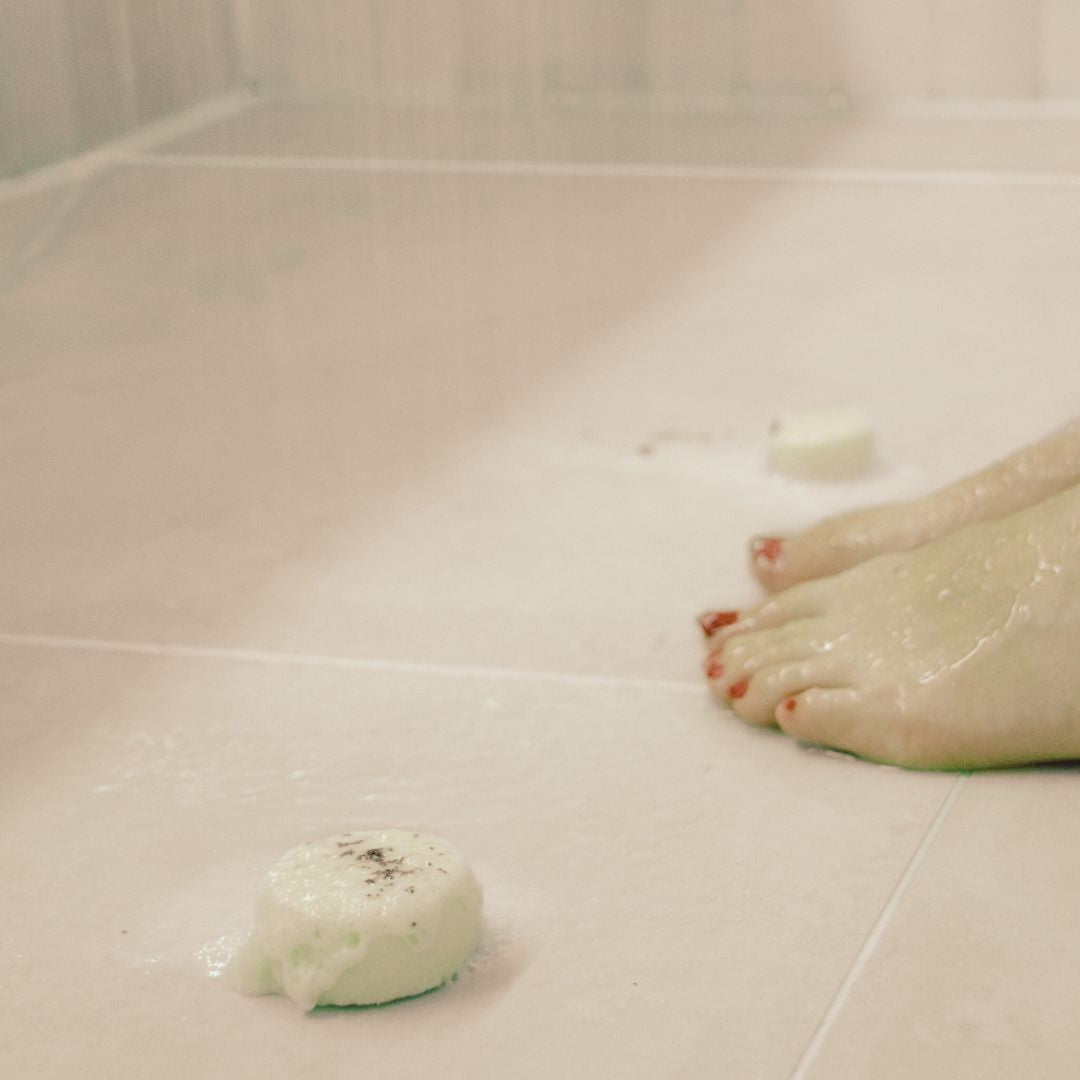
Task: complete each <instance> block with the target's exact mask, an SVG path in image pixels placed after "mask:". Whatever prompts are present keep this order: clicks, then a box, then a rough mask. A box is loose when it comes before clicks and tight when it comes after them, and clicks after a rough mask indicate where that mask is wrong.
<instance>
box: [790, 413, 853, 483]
mask: <svg viewBox="0 0 1080 1080" xmlns="http://www.w3.org/2000/svg"><path fill="white" fill-rule="evenodd" d="M873 461H874V431H873V429H872V428H871V426H870V421H869V420H868V419H867V417H866V415H865V414H864V413H863V412H861V411H860V410H859V409H834V410H830V411H827V412H807V413H797V414H792V415H786V416H780V417H778V418H777V419H776V420H774V421H773V424H772V427H771V428H770V431H769V453H768V465H769V468H770V469H771V470H773V472H778V473H784V474H786V475H788V476H797V477H801V478H804V479H822V480H828V479H840V478H843V477H851V476H857V475H859V474H860V473H863V472H866V470H867V469H869V467H870V466H871V465H872V464H873Z"/></svg>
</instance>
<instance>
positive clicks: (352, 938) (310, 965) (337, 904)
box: [225, 829, 482, 1009]
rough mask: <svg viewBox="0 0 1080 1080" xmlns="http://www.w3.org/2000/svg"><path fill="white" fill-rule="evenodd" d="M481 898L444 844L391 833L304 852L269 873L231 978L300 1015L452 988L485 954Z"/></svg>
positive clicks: (320, 843) (304, 847)
mask: <svg viewBox="0 0 1080 1080" xmlns="http://www.w3.org/2000/svg"><path fill="white" fill-rule="evenodd" d="M481 907H482V893H481V889H480V885H479V883H478V882H477V880H476V878H475V877H473V873H472V871H471V870H470V869H469V866H468V864H467V863H466V862H465V860H464V859H463V858H462V856H461V854H460V853H459V852H458V850H457V849H456V848H455V847H454V846H453V845H452V844H450V843H448V842H447V841H446V840H442V839H440V838H439V837H437V836H429V835H427V834H426V833H419V832H410V831H406V830H401V829H390V830H386V831H382V832H353V833H344V834H342V835H341V836H331V837H330V838H329V839H327V840H317V841H313V842H311V843H308V844H301V845H300V847H297V848H293V850H292V851H289V852H286V854H285V855H283V856H282V857H281V858H280V859H279V860H278V861H277V862H276V863H275V864H274V866H273V867H272V868H271V869H270V872H269V873H268V874H267V875H266V877H265V879H264V880H263V882H262V884H261V885H260V887H259V891H258V895H257V897H256V902H255V928H254V929H253V930H252V933H251V937H250V938H249V939H248V941H247V943H246V944H245V945H243V946H242V947H241V948H240V950H239V951H238V952H237V954H236V955H235V956H234V957H233V959H232V960H231V961H230V962H229V965H228V967H227V969H226V971H225V975H226V978H227V980H228V981H229V983H230V984H231V985H232V986H233V987H234V988H235V989H236V990H239V991H240V992H241V993H244V994H286V995H287V996H288V997H290V998H292V1000H293V1001H295V1002H296V1004H297V1005H299V1006H300V1007H301V1008H302V1009H312V1008H314V1007H315V1006H316V1005H378V1004H381V1003H383V1002H387V1001H395V1000H397V999H398V998H404V997H412V996H413V995H414V994H421V993H423V992H424V991H425V990H431V989H434V988H435V987H436V986H441V985H442V984H443V983H445V982H447V981H448V980H449V979H450V978H451V977H452V976H453V975H454V973H455V972H457V971H458V969H459V968H460V967H461V966H462V964H464V963H465V961H466V960H467V959H468V958H469V957H470V956H471V955H472V953H473V951H474V950H475V949H476V945H477V942H478V940H479V937H480V913H481Z"/></svg>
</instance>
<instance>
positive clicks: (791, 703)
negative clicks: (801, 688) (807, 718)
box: [784, 697, 795, 712]
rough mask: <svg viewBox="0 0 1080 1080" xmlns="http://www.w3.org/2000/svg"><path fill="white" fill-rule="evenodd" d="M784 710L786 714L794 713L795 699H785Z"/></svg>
mask: <svg viewBox="0 0 1080 1080" xmlns="http://www.w3.org/2000/svg"><path fill="white" fill-rule="evenodd" d="M784 708H785V709H787V711H788V712H794V711H795V699H794V698H793V697H789V698H787V699H786V700H785V701H784Z"/></svg>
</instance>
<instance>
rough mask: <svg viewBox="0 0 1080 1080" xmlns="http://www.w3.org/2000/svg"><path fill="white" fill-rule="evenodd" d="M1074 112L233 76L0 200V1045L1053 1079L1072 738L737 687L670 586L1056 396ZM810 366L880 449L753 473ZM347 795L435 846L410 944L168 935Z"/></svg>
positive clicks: (804, 399) (188, 1054) (308, 1065)
mask: <svg viewBox="0 0 1080 1080" xmlns="http://www.w3.org/2000/svg"><path fill="white" fill-rule="evenodd" d="M590 124H591V125H592V126H591V128H590ZM965 124H966V125H967V126H965ZM1078 135H1080V125H1077V126H1069V125H1068V124H1067V123H1065V122H1055V123H1053V124H1048V125H1042V126H1039V125H1033V124H1026V123H1025V122H1013V123H1005V122H995V123H993V124H991V123H989V122H986V123H976V122H973V121H968V122H960V121H950V122H949V124H948V125H946V128H945V129H943V128H942V127H941V126H940V124H933V123H930V124H923V125H922V126H921V127H920V126H919V125H918V124H915V123H914V122H904V123H902V124H900V123H894V124H893V125H892V126H891V127H890V125H889V124H882V125H880V126H876V127H874V126H863V127H858V128H853V127H851V126H846V125H839V124H832V125H829V124H823V123H820V122H816V121H815V122H810V121H805V122H802V123H801V124H798V123H795V122H791V121H788V122H785V123H783V124H777V125H773V126H770V125H768V124H762V125H759V126H758V127H752V126H747V125H745V124H735V123H734V122H728V123H724V122H720V123H716V122H714V123H713V124H712V126H710V125H709V124H706V123H705V122H704V121H701V120H697V121H693V122H692V123H691V122H686V123H685V124H683V125H682V126H680V125H678V124H672V123H671V122H669V121H665V120H663V119H658V120H654V121H647V120H642V119H639V120H637V121H636V122H631V121H629V120H627V119H625V118H623V119H619V120H618V121H615V120H610V121H605V120H604V119H603V118H598V117H592V118H587V117H580V116H579V117H572V118H567V119H565V120H564V121H563V122H562V123H561V124H559V123H554V122H550V121H548V122H545V123H544V124H543V125H539V124H536V125H532V126H519V127H516V128H514V129H510V128H509V127H507V126H506V125H505V124H502V125H498V124H493V123H491V122H490V121H489V120H477V121H476V122H474V123H469V122H467V121H466V120H465V119H463V118H456V119H455V120H454V121H453V122H452V123H445V122H444V123H442V124H438V123H435V122H434V120H433V118H432V117H431V116H419V117H417V116H414V117H412V118H411V119H408V120H406V119H405V118H401V117H386V116H383V117H381V118H380V119H379V122H377V123H376V122H374V121H373V119H372V118H371V117H370V116H363V115H358V114H353V115H351V116H347V115H346V114H344V113H342V112H335V113H333V114H319V113H312V112H311V110H293V109H288V108H281V107H263V108H257V109H254V110H253V111H251V112H250V113H247V114H245V115H244V116H242V117H239V118H237V119H235V120H232V121H229V122H227V123H225V124H222V125H219V126H216V127H215V128H213V129H211V130H209V131H207V132H206V133H204V134H200V135H198V136H195V137H191V138H188V139H185V140H183V141H181V142H180V143H178V144H177V145H176V146H174V147H170V148H167V152H165V153H162V154H158V155H154V154H151V155H148V156H143V157H139V158H132V159H131V160H129V161H128V162H127V163H126V164H124V165H123V166H121V167H119V168H117V169H116V170H114V171H112V172H111V173H109V174H107V175H105V176H104V177H101V178H99V179H97V180H96V181H94V182H93V183H91V184H89V185H88V186H87V189H86V190H85V191H83V192H82V193H81V197H80V199H79V201H78V202H77V204H75V205H74V206H73V208H70V209H69V212H68V213H67V215H66V217H65V218H64V220H63V223H62V226H61V227H59V228H55V229H54V228H53V227H52V219H51V218H50V215H54V214H56V213H57V209H58V207H61V206H63V205H68V206H69V207H70V203H63V201H62V200H59V199H57V198H56V197H55V195H54V196H47V195H33V196H27V197H26V198H24V199H8V200H6V201H2V202H0V242H2V243H3V245H4V251H5V252H8V253H10V252H12V251H14V250H15V248H14V247H13V246H10V245H15V244H18V245H20V247H19V250H29V251H30V253H31V254H32V255H34V258H33V259H31V260H30V261H28V262H27V261H25V260H24V262H23V263H16V262H15V261H12V260H10V259H9V262H11V266H10V269H7V268H6V266H5V269H6V272H7V274H8V276H7V278H6V279H5V281H6V288H5V289H4V291H3V292H2V293H0V506H2V507H3V508H4V511H5V512H4V515H3V528H2V531H0V545H2V548H0V553H2V559H0V612H2V616H0V708H2V715H0V740H2V742H0V746H2V751H3V752H2V754H0V770H2V774H0V775H2V786H0V806H2V807H3V822H4V828H3V830H0V852H2V859H0V865H3V866H4V867H6V868H8V874H7V879H8V882H9V886H8V889H7V891H6V895H5V899H4V918H3V919H2V920H0V949H2V950H3V954H4V956H5V958H6V963H5V965H4V975H3V977H2V979H0V1005H2V1006H3V1011H4V1015H5V1017H6V1018H7V1022H6V1023H5V1034H4V1035H3V1037H2V1038H0V1072H2V1073H3V1074H4V1075H8V1074H11V1075H17V1073H16V1070H18V1072H19V1073H25V1074H29V1075H34V1076H41V1077H68V1076H95V1077H96V1076H101V1077H106V1076H108V1077H115V1076H128V1075H132V1076H134V1075H140V1076H153V1077H170V1078H171V1077H186V1076H193V1075H198V1076H223V1077H224V1076H229V1077H249V1076H250V1077H256V1076H265V1075H275V1076H289V1077H292V1076H305V1075H314V1074H315V1073H316V1071H317V1072H318V1073H319V1074H320V1075H327V1076H347V1075H354V1074H355V1072H356V1069H357V1068H358V1062H359V1063H360V1064H362V1067H363V1070H364V1072H365V1074H366V1075H369V1076H372V1077H400V1076H405V1075H413V1074H415V1073H419V1072H420V1071H421V1070H422V1069H427V1068H432V1069H433V1068H435V1067H436V1063H437V1065H438V1068H439V1070H440V1072H441V1073H442V1075H448V1076H455V1077H477V1076H492V1077H496V1076H497V1077H510V1076H513V1077H517V1076H522V1077H555V1076H566V1077H592V1076H597V1075H603V1074H609V1073H610V1074H617V1075H620V1076H627V1077H631V1076H633V1077H638V1076H640V1077H684V1076H731V1077H753V1078H757V1077H762V1078H771V1077H777V1078H785V1077H814V1078H819V1077H820V1078H826V1077H827V1078H830V1080H831V1078H848V1077H852V1078H863V1077H867V1076H875V1077H876V1076H882V1077H884V1076H889V1077H891V1076H897V1077H900V1076H909V1075H913V1074H918V1075H926V1076H934V1077H936V1076H948V1077H967V1076H971V1077H976V1076H977V1077H980V1078H990V1080H993V1078H996V1077H1014V1076H1017V1075H1033V1076H1034V1075H1037V1076H1040V1077H1063V1078H1064V1077H1073V1076H1075V1072H1076V1068H1075V1062H1076V1060H1077V1058H1078V1056H1080V1035H1078V1034H1076V1033H1075V1032H1074V1030H1073V1026H1072V1025H1070V1024H1069V1023H1068V1019H1069V1015H1070V1014H1069V1010H1068V1006H1069V1003H1071V1002H1072V1001H1074V1000H1075V999H1076V996H1077V993H1078V992H1080V946H1077V945H1076V944H1075V942H1076V935H1075V933H1074V931H1073V926H1072V923H1073V918H1072V916H1073V909H1074V897H1075V895H1076V891H1077V887H1078V886H1080V862H1078V858H1077V855H1076V846H1075V844H1074V843H1073V842H1072V837H1073V832H1074V830H1073V829H1072V828H1071V822H1072V821H1074V820H1075V818H1074V817H1073V814H1075V810H1076V803H1077V796H1076V794H1075V790H1076V771H1075V770H1074V769H1073V768H1072V767H1069V766H1064V767H1060V768H1050V769H1033V770H1019V771H1015V772H1010V773H1005V774H996V775H990V774H988V775H976V776H973V777H971V778H967V779H965V778H963V777H957V776H955V775H933V774H917V773H910V772H903V771H900V770H894V769H886V768H879V767H876V766H872V765H867V764H863V763H859V762H855V761H852V760H849V759H847V758H842V757H838V756H832V755H825V754H821V753H818V752H813V751H809V750H806V749H803V748H799V747H797V746H795V745H793V744H792V743H790V742H788V741H787V740H785V739H784V738H783V737H781V736H778V735H772V734H770V733H767V732H760V731H752V730H748V729H746V728H744V727H743V726H742V725H741V724H739V723H738V722H737V721H735V720H733V719H732V718H731V717H729V716H727V715H725V714H724V713H723V712H722V711H720V710H719V709H717V708H716V707H715V706H714V705H713V704H712V703H711V702H709V701H708V700H707V698H706V695H705V692H704V690H703V688H702V687H701V685H700V676H699V662H700V656H699V650H700V642H699V640H698V636H697V631H696V628H695V626H694V625H693V617H694V615H695V614H696V612H697V611H699V610H700V609H703V608H705V607H708V606H711V605H714V604H723V605H731V606H736V605H739V604H744V603H747V602H749V601H751V600H752V599H753V598H754V596H755V595H756V594H755V592H754V589H753V588H752V587H751V585H750V583H749V581H748V578H747V576H746V573H745V569H744V565H743V554H742V552H743V545H744V542H745V539H746V538H747V537H748V536H749V535H750V534H752V533H754V532H756V531H759V530H762V529H772V528H774V527H784V528H788V527H794V526H798V525H799V524H801V523H804V522H807V521H810V520H812V519H813V518H815V517H817V516H820V515H821V514H823V513H826V512H830V511H832V510H835V509H838V508H840V507H842V506H844V505H846V504H848V503H853V502H859V501H865V500H867V499H880V498H885V497H892V496H894V495H900V494H906V493H909V492H913V491H915V490H918V489H920V488H922V487H923V486H927V485H932V484H935V483H938V482H940V481H942V480H944V479H946V478H948V477H951V476H953V475H955V474H957V473H959V472H961V471H963V470H965V469H967V468H970V467H974V466H976V465H978V464H980V463H982V462H983V461H985V460H986V459H988V458H990V457H993V456H995V455H997V454H1000V453H1003V452H1005V451H1006V450H1008V449H1009V448H1011V447H1012V446H1014V445H1016V444H1018V443H1021V442H1023V441H1025V440H1027V439H1031V438H1035V437H1037V436H1038V435H1039V434H1041V433H1042V432H1043V431H1044V430H1046V429H1049V428H1050V427H1052V426H1053V425H1054V424H1056V423H1059V422H1062V421H1064V420H1065V419H1067V418H1068V417H1070V416H1071V415H1074V414H1075V413H1076V412H1077V401H1078V399H1080V394H1078V392H1077V391H1078V388H1080V365H1078V364H1077V351H1076V341H1077V340H1078V338H1080V307H1078V306H1077V304H1076V296H1077V287H1078V285H1080V160H1077V159H1076V155H1075V153H1074V151H1075V147H1076V146H1077V145H1080V141H1078V139H1077V136H1078ZM193 155H197V156H193ZM402 158H406V159H413V160H422V161H423V162H425V164H423V165H422V166H417V167H409V166H407V165H403V164H401V163H400V162H399V163H398V164H394V165H392V166H388V165H387V164H386V162H387V159H402ZM373 159H378V161H380V162H381V163H382V164H381V165H380V166H379V168H378V169H373V168H372V167H371V161H372V160H373ZM498 161H502V162H504V163H505V162H510V163H512V167H510V168H506V167H498V166H495V165H485V164H482V163H485V162H487V163H491V162H498ZM433 162H434V163H437V162H456V163H458V164H457V165H454V166H452V167H445V166H438V165H437V164H433ZM538 162H539V163H544V164H543V167H537V166H536V163H538ZM590 162H591V163H592V167H590V168H582V166H583V165H588V164H589V163H590ZM477 163H481V164H477ZM642 165H644V166H647V168H644V169H643V168H641V166H642ZM688 165H689V166H694V170H689V171H688V170H686V169H685V168H684V167H685V166H688ZM567 166H572V167H567ZM744 166H751V167H752V168H753V169H754V170H757V172H756V174H749V173H746V172H743V171H739V170H742V169H743V167H744ZM733 168H734V169H735V170H736V171H732V169H733ZM680 170H682V171H680ZM770 170H779V171H778V172H771V171H770ZM883 170H893V171H891V172H890V171H883ZM34 236H42V237H45V238H49V237H52V239H51V240H50V242H48V243H46V244H34V243H30V246H29V248H28V249H27V247H26V245H27V243H28V242H30V241H32V240H33V238H34ZM834 400H841V401H845V402H848V401H850V402H853V403H856V404H860V405H862V406H864V407H865V408H867V409H868V410H869V411H870V412H871V413H872V414H873V415H874V417H875V419H876V421H877V425H878V430H879V432H880V435H881V440H882V447H883V458H884V463H883V466H882V468H881V469H880V471H879V472H878V473H877V474H876V475H875V476H874V477H872V478H870V479H868V480H866V481H864V482H861V483H858V484H851V485H845V486H834V487H814V486H809V485H799V484H795V483H791V482H787V481H782V480H779V479H777V478H775V477H770V476H768V475H767V474H766V473H765V472H764V471H763V469H762V466H761V452H762V444H763V433H764V430H765V427H766V425H767V423H768V421H769V419H770V418H771V416H772V415H773V414H774V413H776V412H778V411H782V410H785V409H793V408H799V407H805V406H813V405H819V404H822V403H827V402H831V401H834ZM1070 812H1071V813H1070ZM376 824H385V825H395V824H415V825H417V826H423V827H425V828H429V829H431V830H433V831H437V832H441V833H444V834H445V835H447V836H448V837H450V838H451V839H452V840H454V841H456V842H457V843H458V844H459V845H460V846H461V847H462V848H463V849H464V850H465V851H466V853H467V854H469V855H470V856H471V857H472V859H473V861H474V863H475V866H476V868H477V871H478V873H479V875H480V876H481V879H482V880H483V882H484V884H485V886H486V890H487V899H488V908H489V931H488V937H487V940H486V943H485V946H484V949H483V952H482V955H481V956H480V957H479V959H478V961H477V963H476V964H475V965H474V966H473V968H472V969H471V970H470V971H468V972H467V973H466V975H465V976H464V977H463V978H462V980H461V981H460V982H459V983H458V984H456V985H454V986H453V987H451V988H449V989H447V990H446V991H444V992H442V993H439V994H436V995H433V996H430V997H427V998H423V999H420V1000H417V1001H414V1002H410V1003H406V1004H403V1005H400V1006H396V1007H392V1008H388V1009H382V1010H375V1011H365V1012H339V1013H325V1012H323V1013H317V1014H313V1015H311V1016H302V1015H300V1014H299V1013H297V1012H296V1010H295V1009H294V1008H293V1006H292V1005H291V1004H290V1003H289V1002H287V1001H285V1000H282V999H262V1000H248V999H244V998H241V997H239V996H237V995H236V994H234V993H232V992H231V991H230V990H228V989H227V988H226V987H225V986H224V985H223V984H222V982H221V981H220V979H216V978H214V975H215V974H216V972H217V970H218V965H219V962H220V957H221V955H222V951H223V949H224V948H225V947H226V945H227V941H228V939H229V935H232V934H235V932H236V931H238V930H240V929H242V928H243V926H244V924H245V921H246V920H247V919H248V917H249V906H250V902H251V897H252V892H253V888H254V885H255V883H256V881H257V879H258V877H259V875H260V874H261V872H262V871H263V869H264V868H265V867H266V866H267V865H268V864H269V862H271V861H272V860H273V859H274V858H275V857H276V855H277V854H279V853H280V852H281V851H283V850H284V849H285V848H287V847H289V846H292V845H293V844H295V843H297V842H299V841H300V840H303V839H308V838H311V837H315V836H319V835H323V834H330V833H332V832H335V831H338V830H342V829H346V828H350V827H358V826H363V825H376Z"/></svg>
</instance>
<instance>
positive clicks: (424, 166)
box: [114, 150, 1080, 189]
mask: <svg viewBox="0 0 1080 1080" xmlns="http://www.w3.org/2000/svg"><path fill="white" fill-rule="evenodd" d="M114 160H115V161H117V162H118V163H121V164H125V165H130V166H144V167H151V168H190V169H263V170H268V171H272V170H279V171H288V170H294V171H299V172H305V171H306V172H355V173H412V174H417V175H425V174H428V175H448V176H524V177H556V178H558V177H562V178H582V179H588V178H597V179H626V180H713V181H726V182H747V181H757V182H769V183H819V184H854V185H880V186H888V185H899V186H908V187H910V186H922V187H1003V188H1036V189H1041V188H1067V189H1076V188H1080V172H1078V173H1073V172H1030V173H1024V172H1020V173H1018V172H1005V171H995V170H992V169H991V170H985V169H983V170H981V169H971V170H964V169H949V170H932V169H926V170H904V169H858V168H814V167H812V166H792V167H769V166H761V167H755V166H735V165H732V166H728V165H678V164H645V163H638V164H635V163H633V162H614V161H598V162H592V163H583V162H569V161H568V162H563V161H515V160H505V161H500V160H498V159H482V158H478V159H475V160H469V159H464V158H381V157H317V156H311V157H308V156H303V155H297V156H295V157H293V156H288V155H286V156H276V155H258V154H235V155H234V154H195V153H192V154H170V153H155V152H152V151H150V152H143V151H138V150H133V151H130V152H124V153H117V154H116V155H115V156H114Z"/></svg>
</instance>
